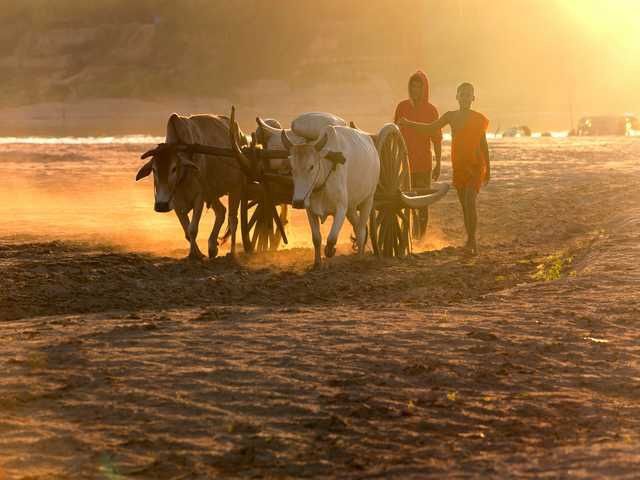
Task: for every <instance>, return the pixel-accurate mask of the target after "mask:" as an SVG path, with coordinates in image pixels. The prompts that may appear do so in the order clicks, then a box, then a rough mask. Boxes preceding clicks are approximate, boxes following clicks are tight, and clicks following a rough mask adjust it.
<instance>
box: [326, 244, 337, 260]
mask: <svg viewBox="0 0 640 480" xmlns="http://www.w3.org/2000/svg"><path fill="white" fill-rule="evenodd" d="M335 254H336V246H335V244H333V243H327V245H326V246H325V247H324V256H325V257H327V258H331V257H333V256H334V255H335Z"/></svg>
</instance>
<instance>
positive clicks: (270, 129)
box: [256, 117, 282, 135]
mask: <svg viewBox="0 0 640 480" xmlns="http://www.w3.org/2000/svg"><path fill="white" fill-rule="evenodd" d="M256 123H257V124H258V127H260V128H261V129H263V130H264V131H265V132H267V133H268V134H269V135H278V134H279V133H280V132H281V131H282V129H281V128H276V127H272V126H271V125H269V124H268V123H267V122H265V121H264V120H263V119H261V118H260V117H256Z"/></svg>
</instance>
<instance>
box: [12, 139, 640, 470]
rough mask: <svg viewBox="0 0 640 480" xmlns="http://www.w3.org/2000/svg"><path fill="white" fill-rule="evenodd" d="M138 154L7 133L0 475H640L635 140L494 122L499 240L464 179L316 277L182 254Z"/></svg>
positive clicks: (285, 262)
mask: <svg viewBox="0 0 640 480" xmlns="http://www.w3.org/2000/svg"><path fill="white" fill-rule="evenodd" d="M143 148H144V146H135V145H133V146H132V145H129V146H122V145H106V146H80V147H79V146H73V147H71V146H68V147H64V146H58V147H55V148H53V147H48V149H47V148H44V147H42V148H40V147H34V146H29V147H26V146H20V145H6V146H2V147H1V148H0V174H2V177H3V179H7V182H6V183H5V184H4V185H3V192H2V193H3V197H4V198H3V201H2V204H1V205H0V215H2V218H3V219H4V224H3V226H2V228H1V232H0V233H1V234H2V238H3V240H1V241H0V269H1V271H2V276H1V277H0V318H1V319H3V321H2V322H0V334H1V335H2V338H3V342H2V344H1V345H0V369H1V371H2V372H3V373H2V375H0V409H1V411H2V415H1V416H0V478H1V479H3V480H4V479H13V478H24V479H26V478H29V479H36V478H37V479H56V478H100V479H103V478H104V479H124V478H150V479H151V478H160V479H204V478H398V479H407V478H445V477H446V478H554V479H555V478H630V479H631V478H637V477H638V474H637V472H638V471H640V433H639V432H640V402H639V401H640V347H639V346H638V341H637V338H638V328H637V323H638V321H639V320H640V265H639V262H638V258H639V256H640V193H639V192H638V189H637V185H638V184H639V182H640V162H639V160H640V141H639V139H589V140H582V139H580V140H578V139H540V140H521V141H495V142H493V143H492V144H491V149H492V151H493V155H494V158H495V161H494V179H493V181H492V183H491V184H490V185H489V187H488V188H487V189H486V190H484V191H483V192H482V194H481V196H480V216H481V232H480V239H481V246H482V250H481V254H480V255H479V256H478V257H476V258H472V259H470V258H465V257H463V256H462V255H461V253H460V251H459V250H458V249H457V248H456V246H457V245H459V244H460V243H461V242H462V223H461V219H460V212H459V209H458V206H457V204H456V199H455V196H454V195H449V196H448V197H447V198H445V199H444V200H443V201H442V202H440V203H439V204H437V206H435V207H434V208H433V210H432V217H433V218H432V225H431V227H430V237H429V239H428V240H427V241H426V242H425V243H424V244H423V245H417V246H416V248H415V252H416V254H415V255H414V256H412V257H411V258H408V259H404V260H377V259H375V258H373V257H371V256H369V257H367V258H366V259H364V260H358V259H356V258H353V257H351V256H348V255H346V253H347V251H348V248H347V247H346V246H343V248H342V253H344V255H341V256H338V257H337V258H335V259H333V260H332V261H331V262H329V264H328V265H327V268H325V269H323V270H321V271H309V270H308V266H309V264H310V263H311V260H312V252H311V250H310V249H308V248H304V247H305V246H306V245H308V240H307V237H306V236H307V235H308V233H306V229H305V226H304V221H303V220H304V219H300V218H294V219H293V220H292V222H291V228H292V231H291V233H292V237H293V242H292V243H293V247H294V248H291V249H288V250H285V251H282V252H278V253H275V254H268V255H263V256H259V257H254V258H248V257H241V258H240V259H239V261H238V262H237V263H234V262H231V261H230V260H229V259H227V258H221V259H217V260H215V261H205V262H203V263H193V262H188V261H185V260H183V259H182V258H181V257H182V256H183V255H184V254H185V253H186V245H184V240H183V239H182V238H181V236H180V234H179V233H180V231H179V227H178V225H177V221H176V220H175V218H172V217H171V216H162V215H158V214H154V213H153V212H152V211H151V195H152V194H151V191H150V190H151V189H150V185H149V184H142V185H134V184H132V182H131V181H130V179H131V178H132V175H133V174H134V173H135V170H136V168H137V166H138V165H139V162H138V161H137V160H136V159H135V155H136V153H139V151H140V150H142V149H143ZM447 167H448V165H447ZM446 170H447V171H446V172H445V175H446V176H448V168H447V169H446ZM445 180H446V177H445ZM204 230H206V228H204V227H203V231H204ZM204 237H206V234H204Z"/></svg>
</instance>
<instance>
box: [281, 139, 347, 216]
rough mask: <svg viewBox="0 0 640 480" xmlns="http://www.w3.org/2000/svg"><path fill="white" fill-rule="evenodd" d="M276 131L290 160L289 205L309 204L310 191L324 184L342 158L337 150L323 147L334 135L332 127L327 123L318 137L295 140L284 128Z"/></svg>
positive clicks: (301, 206)
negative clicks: (290, 199) (278, 131)
mask: <svg viewBox="0 0 640 480" xmlns="http://www.w3.org/2000/svg"><path fill="white" fill-rule="evenodd" d="M280 135H281V140H282V145H283V146H284V147H285V148H286V149H287V151H288V152H289V161H290V163H291V174H292V176H293V201H292V203H293V208H309V205H310V197H311V194H312V193H313V191H314V190H316V189H317V188H320V187H321V186H322V185H323V184H324V182H325V181H326V180H327V178H328V175H329V174H330V172H331V170H332V169H333V168H334V167H335V166H336V164H338V163H344V161H345V160H344V157H343V156H342V154H341V153H340V152H332V151H328V150H327V144H328V143H329V140H330V139H331V138H333V137H335V130H334V128H333V127H327V129H326V130H325V132H324V134H323V135H322V136H321V137H320V138H319V139H318V140H316V141H314V142H305V143H298V144H294V143H293V142H291V140H290V139H289V137H288V135H287V132H286V131H285V130H282V131H281V134H280ZM332 143H334V142H332ZM325 162H328V163H325ZM327 167H328V168H327Z"/></svg>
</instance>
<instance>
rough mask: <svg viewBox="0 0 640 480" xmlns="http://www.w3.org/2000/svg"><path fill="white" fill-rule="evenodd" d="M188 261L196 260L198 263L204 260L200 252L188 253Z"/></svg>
mask: <svg viewBox="0 0 640 480" xmlns="http://www.w3.org/2000/svg"><path fill="white" fill-rule="evenodd" d="M188 258H189V260H197V261H200V260H202V259H203V258H204V254H203V253H202V252H189V257H188Z"/></svg>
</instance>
